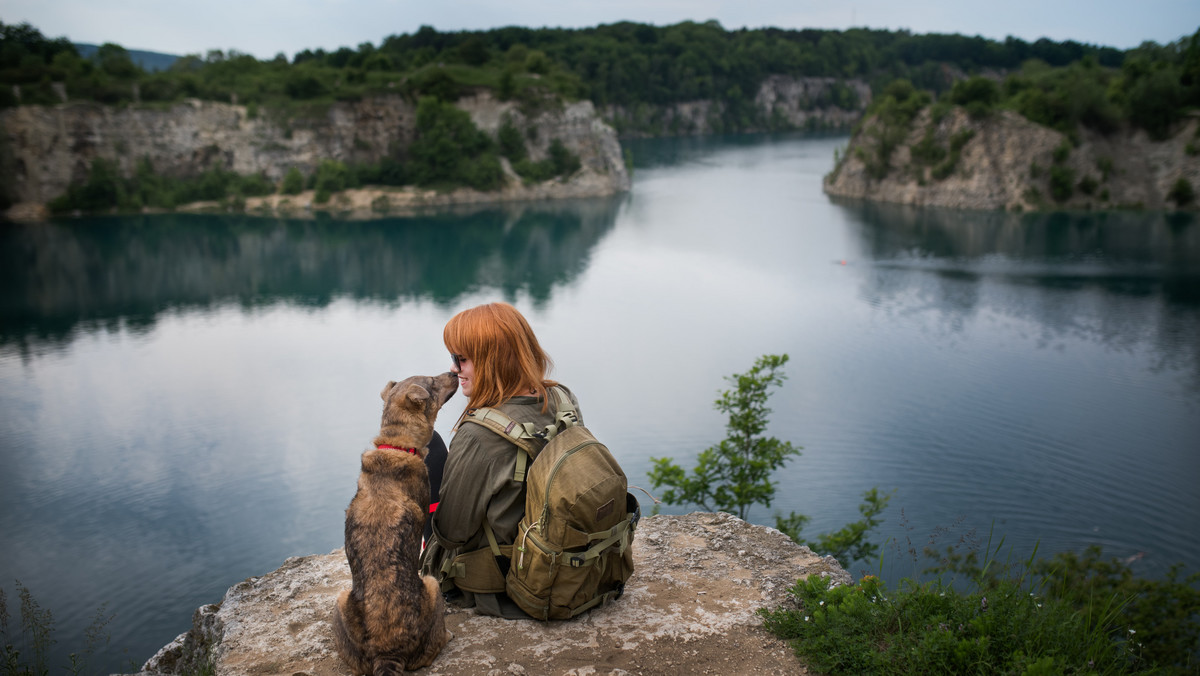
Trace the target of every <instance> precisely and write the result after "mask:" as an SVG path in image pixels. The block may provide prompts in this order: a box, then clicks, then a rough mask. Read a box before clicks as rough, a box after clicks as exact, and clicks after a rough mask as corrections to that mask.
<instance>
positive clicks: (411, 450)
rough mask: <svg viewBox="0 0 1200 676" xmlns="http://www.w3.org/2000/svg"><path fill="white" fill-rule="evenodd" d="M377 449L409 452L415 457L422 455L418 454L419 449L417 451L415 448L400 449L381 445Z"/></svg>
mask: <svg viewBox="0 0 1200 676" xmlns="http://www.w3.org/2000/svg"><path fill="white" fill-rule="evenodd" d="M375 448H390V449H392V450H393V451H408V452H409V453H412V454H413V455H420V453H418V452H417V449H415V448H400V447H399V446H388V445H387V444H379V445H378V446H376V447H375Z"/></svg>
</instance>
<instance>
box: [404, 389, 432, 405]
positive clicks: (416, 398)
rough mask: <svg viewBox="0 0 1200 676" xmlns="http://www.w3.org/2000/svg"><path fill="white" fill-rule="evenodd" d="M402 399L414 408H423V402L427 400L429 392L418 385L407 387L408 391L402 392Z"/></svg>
mask: <svg viewBox="0 0 1200 676" xmlns="http://www.w3.org/2000/svg"><path fill="white" fill-rule="evenodd" d="M404 397H405V398H406V399H408V402H409V403H410V404H413V407H414V408H425V402H426V401H428V400H429V390H427V389H425V388H424V387H421V386H420V385H415V384H414V385H409V386H408V389H406V390H404Z"/></svg>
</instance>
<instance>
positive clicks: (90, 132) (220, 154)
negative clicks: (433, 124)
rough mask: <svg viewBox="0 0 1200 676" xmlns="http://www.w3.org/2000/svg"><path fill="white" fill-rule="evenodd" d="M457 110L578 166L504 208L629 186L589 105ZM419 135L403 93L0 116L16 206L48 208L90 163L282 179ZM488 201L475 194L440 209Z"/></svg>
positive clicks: (477, 103)
mask: <svg viewBox="0 0 1200 676" xmlns="http://www.w3.org/2000/svg"><path fill="white" fill-rule="evenodd" d="M458 106H459V107H460V108H462V109H463V110H466V111H467V112H469V113H470V114H471V117H472V119H473V120H474V121H475V123H476V125H477V126H479V127H480V128H481V129H483V130H484V131H487V132H489V133H492V134H494V133H495V132H496V129H497V128H498V127H499V125H500V123H501V121H502V120H503V119H504V117H505V116H506V115H509V116H511V117H512V119H513V120H514V123H515V124H516V125H517V126H518V127H519V128H522V129H525V130H526V131H527V135H526V136H527V138H528V139H529V141H528V146H529V153H530V157H531V158H532V159H533V160H535V161H536V160H540V159H542V158H544V157H545V156H546V154H547V151H548V149H549V147H550V144H551V143H552V142H553V141H554V140H555V139H557V140H560V141H562V143H563V145H564V146H566V148H567V149H568V150H570V151H572V152H573V153H575V154H576V155H578V156H579V158H580V161H581V163H582V169H581V170H580V171H579V172H577V173H576V174H575V175H574V176H572V177H570V179H569V180H566V181H556V182H553V184H552V185H549V186H543V187H541V188H540V189H531V190H530V191H528V194H526V193H525V192H523V191H522V190H521V185H520V182H519V181H518V182H517V185H516V186H515V187H514V188H513V189H512V190H509V191H508V192H507V193H506V194H504V195H497V196H495V197H497V198H498V199H500V200H504V199H523V198H529V199H541V198H550V197H557V196H572V197H573V196H582V195H587V196H596V195H605V194H613V193H616V192H619V191H622V190H626V189H628V187H629V175H628V172H627V171H626V168H625V163H624V158H623V157H622V155H621V148H620V145H619V143H618V141H617V138H616V134H615V132H614V131H613V129H612V128H611V127H609V126H608V125H606V124H605V123H604V122H602V121H601V120H600V119H599V118H598V117H597V116H596V113H595V109H594V108H593V106H592V104H591V102H588V101H581V102H577V103H565V104H561V105H551V106H548V107H546V108H545V109H543V110H541V111H539V112H536V113H533V114H526V113H524V112H522V111H521V110H520V109H519V108H518V107H517V106H516V104H514V103H512V102H505V101H499V100H497V99H495V98H493V97H492V96H491V95H490V93H487V92H484V93H480V94H477V95H475V96H473V97H470V98H466V99H462V100H460V101H459V102H458ZM415 129H416V106H415V105H414V104H412V103H410V102H409V101H406V100H405V99H403V98H401V97H399V96H382V97H375V98H369V99H364V100H362V101H359V102H354V103H334V104H330V105H327V106H323V107H318V108H312V109H309V110H307V111H300V112H297V111H291V112H289V113H286V114H285V113H283V112H280V111H270V110H259V109H254V108H247V107H246V106H238V105H231V104H225V103H215V102H211V101H198V100H190V101H187V102H184V103H179V104H175V105H172V106H169V107H151V106H127V107H120V108H117V107H111V106H101V105H96V104H85V103H72V104H61V105H57V106H21V107H17V108H11V109H7V110H4V111H0V135H2V136H3V138H2V139H0V141H2V142H3V144H4V145H6V146H7V148H6V154H7V155H8V157H7V158H6V160H7V161H8V162H9V163H10V164H11V175H12V179H11V182H12V184H13V185H12V186H11V192H12V193H13V194H14V196H15V201H17V202H18V203H25V204H26V205H29V204H44V203H46V202H48V201H49V200H51V199H53V198H55V197H57V196H58V195H60V194H62V193H63V192H64V191H65V190H66V189H67V186H69V185H71V184H72V183H78V182H82V181H83V180H84V179H85V178H86V176H87V174H88V171H89V168H90V166H91V163H92V160H94V159H96V158H104V159H108V160H112V161H115V162H116V163H117V166H118V167H119V169H120V171H121V172H123V173H124V174H125V175H130V174H132V173H133V171H134V168H135V166H136V164H137V162H138V161H140V160H142V159H143V158H146V159H149V160H150V161H151V162H152V163H153V165H154V168H155V170H156V171H158V172H160V173H162V174H165V175H169V176H178V177H184V176H194V175H196V174H199V173H200V172H202V171H204V170H206V169H209V168H211V167H214V166H218V167H221V168H223V169H227V170H232V171H236V172H238V173H241V174H253V173H258V172H262V173H264V174H266V176H267V177H268V178H269V179H271V180H273V181H279V180H280V179H282V177H283V175H284V174H285V173H286V172H287V171H288V169H290V168H291V167H298V168H299V169H300V170H301V171H302V172H304V173H305V174H309V173H311V172H312V171H314V170H315V168H316V166H317V164H318V163H319V162H320V161H322V160H326V159H333V160H339V161H342V162H346V163H371V162H378V161H379V160H380V159H381V158H382V157H384V156H385V155H386V154H388V153H391V152H393V151H394V150H395V149H396V148H397V147H400V148H403V147H404V146H407V145H408V144H409V143H411V142H412V140H413V138H414V135H415ZM486 199H487V198H486V195H485V196H483V197H481V196H478V195H475V196H470V197H465V198H463V199H458V200H456V199H454V198H452V197H451V198H443V199H442V200H441V202H455V201H475V202H478V201H486ZM401 201H403V200H401ZM435 203H440V202H436V201H435ZM26 209H28V207H26Z"/></svg>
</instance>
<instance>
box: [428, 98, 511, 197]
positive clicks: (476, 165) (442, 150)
mask: <svg viewBox="0 0 1200 676" xmlns="http://www.w3.org/2000/svg"><path fill="white" fill-rule="evenodd" d="M494 145H495V144H494V143H493V141H492V139H491V138H490V137H489V136H488V135H487V134H485V133H483V132H482V131H480V130H479V129H478V128H477V127H476V126H475V123H473V122H472V121H471V116H470V115H468V114H467V113H466V112H464V111H462V110H459V109H458V108H455V107H454V105H453V104H451V103H447V102H445V101H440V100H438V99H436V98H433V97H429V96H425V97H422V98H421V100H420V101H419V102H418V104H417V137H416V139H415V140H414V141H413V143H412V145H410V146H409V148H408V152H409V156H410V160H411V161H410V167H409V168H410V171H411V175H412V178H413V180H414V181H415V182H416V183H417V184H419V185H469V186H471V187H473V188H476V189H478V190H493V189H495V188H498V187H500V185H501V184H502V183H503V180H504V171H503V169H501V168H500V160H499V158H498V157H497V156H496V154H495V148H494Z"/></svg>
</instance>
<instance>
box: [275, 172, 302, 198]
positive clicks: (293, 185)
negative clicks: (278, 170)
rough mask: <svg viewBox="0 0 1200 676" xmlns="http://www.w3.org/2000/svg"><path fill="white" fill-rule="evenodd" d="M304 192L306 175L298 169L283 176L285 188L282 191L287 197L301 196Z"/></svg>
mask: <svg viewBox="0 0 1200 676" xmlns="http://www.w3.org/2000/svg"><path fill="white" fill-rule="evenodd" d="M303 190H304V174H301V173H300V170H299V169H297V168H296V167H292V168H291V169H288V171H287V173H286V174H284V176H283V186H282V188H281V189H280V192H282V193H283V194H285V195H299V194H300V193H301V192H302V191H303Z"/></svg>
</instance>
